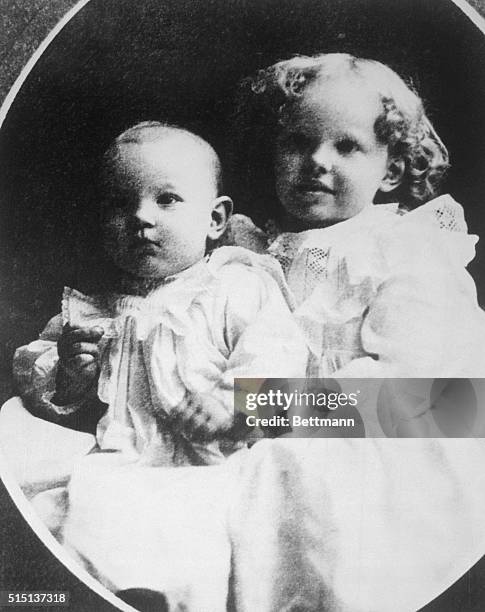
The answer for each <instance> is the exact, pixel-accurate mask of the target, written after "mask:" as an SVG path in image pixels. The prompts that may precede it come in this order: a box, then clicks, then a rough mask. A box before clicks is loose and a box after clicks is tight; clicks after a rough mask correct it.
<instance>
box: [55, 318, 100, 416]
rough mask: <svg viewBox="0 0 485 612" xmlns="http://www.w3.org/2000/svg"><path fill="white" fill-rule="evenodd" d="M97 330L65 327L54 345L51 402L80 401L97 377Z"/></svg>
mask: <svg viewBox="0 0 485 612" xmlns="http://www.w3.org/2000/svg"><path fill="white" fill-rule="evenodd" d="M103 333H104V332H103V329H102V328H101V327H71V326H70V325H69V324H67V325H65V326H64V328H63V330H62V336H61V337H60V338H59V340H58V342H57V352H58V355H59V365H58V370H57V378H56V394H55V397H54V398H53V401H54V403H56V404H59V405H66V404H72V403H73V402H76V401H79V400H80V399H82V398H83V397H84V396H85V394H86V393H87V392H88V391H89V390H90V388H91V387H92V386H93V384H94V382H95V380H96V379H97V377H98V375H99V363H98V359H99V347H98V342H99V341H100V340H101V338H102V336H103Z"/></svg>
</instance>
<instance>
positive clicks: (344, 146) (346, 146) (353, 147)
mask: <svg viewBox="0 0 485 612" xmlns="http://www.w3.org/2000/svg"><path fill="white" fill-rule="evenodd" d="M336 149H337V151H338V152H339V153H342V155H348V154H349V153H354V152H355V151H358V150H359V149H360V147H359V143H358V142H356V141H355V140H353V139H352V138H342V139H341V140H339V141H338V142H337V144H336Z"/></svg>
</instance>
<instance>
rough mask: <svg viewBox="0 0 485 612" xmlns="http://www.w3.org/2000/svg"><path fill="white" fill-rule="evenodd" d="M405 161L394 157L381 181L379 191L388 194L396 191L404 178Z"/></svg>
mask: <svg viewBox="0 0 485 612" xmlns="http://www.w3.org/2000/svg"><path fill="white" fill-rule="evenodd" d="M404 169H405V164H404V160H403V159H400V158H399V157H392V158H391V159H390V160H389V161H388V163H387V172H386V174H385V176H384V178H383V179H382V181H381V184H380V187H379V190H380V191H383V192H384V193H387V192H389V191H392V190H393V189H396V187H398V186H399V185H400V183H401V181H402V177H403V176H404Z"/></svg>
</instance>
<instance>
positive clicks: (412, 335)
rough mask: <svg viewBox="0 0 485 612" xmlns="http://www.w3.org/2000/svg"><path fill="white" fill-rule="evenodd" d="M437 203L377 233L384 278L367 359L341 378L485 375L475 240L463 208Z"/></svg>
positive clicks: (367, 323) (484, 320)
mask: <svg viewBox="0 0 485 612" xmlns="http://www.w3.org/2000/svg"><path fill="white" fill-rule="evenodd" d="M439 200H440V201H434V202H432V203H431V202H430V203H429V204H427V205H425V206H423V207H421V208H420V209H418V210H416V211H413V212H412V213H408V214H407V215H405V216H403V217H396V219H395V222H394V224H393V226H392V227H387V228H384V229H383V231H382V232H380V233H376V235H375V240H374V245H375V248H376V249H377V251H378V253H379V258H380V261H381V267H380V270H379V274H378V276H379V277H380V280H379V283H378V285H377V288H376V291H375V295H374V297H373V298H372V300H371V301H370V303H369V306H368V309H367V312H366V313H365V315H364V319H363V323H362V328H361V341H362V346H363V349H364V350H365V352H366V353H367V355H368V356H367V357H363V358H360V359H356V360H354V361H353V362H351V363H349V364H348V365H347V366H346V367H344V368H343V369H342V370H340V371H339V372H338V373H337V374H338V375H339V376H342V377H345V376H348V377H351V376H354V377H360V376H374V377H381V376H382V377H384V376H396V377H401V376H408V377H436V376H439V377H447V376H451V377H453V376H455V377H456V376H465V377H467V376H476V377H479V376H480V377H481V376H483V375H484V373H485V359H484V354H483V346H484V344H483V343H484V341H485V314H484V312H483V311H482V310H481V309H480V308H479V306H478V303H477V297H476V289H475V285H474V282H473V280H472V278H471V276H470V275H469V274H468V272H467V271H466V269H465V265H466V264H467V263H468V262H469V261H470V259H472V257H473V255H474V245H475V243H476V237H475V236H470V235H468V234H466V233H465V230H466V224H465V223H464V218H463V212H462V209H461V207H460V206H459V205H458V204H457V203H456V202H454V201H453V200H452V199H451V198H449V197H447V198H440V199H439ZM443 200H444V201H443ZM440 211H441V212H440ZM442 211H444V213H443V212H442ZM453 212H454V213H455V214H453ZM437 221H438V223H437ZM440 221H442V222H443V223H445V226H443V225H442V224H441V223H440Z"/></svg>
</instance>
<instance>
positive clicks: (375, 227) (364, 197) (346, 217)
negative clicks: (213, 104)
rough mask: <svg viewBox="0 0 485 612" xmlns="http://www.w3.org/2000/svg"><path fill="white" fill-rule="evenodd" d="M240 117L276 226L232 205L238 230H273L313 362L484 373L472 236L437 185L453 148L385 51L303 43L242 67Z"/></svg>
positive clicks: (258, 244) (246, 171) (338, 367)
mask: <svg viewBox="0 0 485 612" xmlns="http://www.w3.org/2000/svg"><path fill="white" fill-rule="evenodd" d="M238 121H239V125H238V127H239V130H238V132H239V137H240V142H239V145H240V147H239V148H240V151H241V153H242V155H241V156H240V157H241V158H240V160H239V167H240V168H241V172H242V176H244V177H245V178H247V179H248V191H249V192H250V193H251V199H252V201H253V205H254V204H255V205H256V207H255V214H254V215H253V216H254V219H255V220H256V221H258V220H259V221H261V220H262V217H263V214H262V213H263V212H266V217H267V218H268V217H269V218H270V219H271V227H269V231H268V233H269V237H268V236H266V237H265V236H264V234H263V233H262V232H261V230H257V229H252V228H251V226H250V223H249V221H248V220H247V219H246V220H244V218H242V217H239V216H236V217H235V219H234V222H233V226H232V233H233V237H234V239H235V242H236V243H239V244H248V245H251V247H252V248H256V250H258V248H259V250H263V248H264V247H265V246H267V244H266V245H264V242H265V239H267V243H269V245H270V246H269V253H271V254H272V255H273V256H275V257H276V258H277V259H278V260H279V261H280V263H281V264H282V266H283V268H284V270H285V274H286V277H287V280H288V283H289V286H290V288H291V289H292V290H293V293H294V295H295V299H296V301H297V303H298V308H297V312H296V316H297V318H298V320H299V322H300V324H301V326H302V328H303V329H304V330H305V332H306V335H307V338H308V341H309V343H310V345H311V347H312V349H313V351H312V352H313V354H314V356H315V359H314V364H313V372H314V374H315V375H318V376H329V375H333V374H338V375H339V376H341V377H367V376H371V377H384V376H391V377H392V376H408V377H413V376H416V377H428V376H429V377H436V376H455V377H456V376H482V375H483V373H484V372H485V357H484V353H483V343H484V333H485V332H484V330H485V325H484V315H483V312H482V311H481V309H480V308H479V306H478V304H477V299H476V290H475V286H474V283H473V281H472V279H471V277H470V276H469V274H468V273H467V271H466V269H465V266H466V265H467V264H468V263H469V262H470V260H471V259H472V258H473V257H474V253H475V250H474V245H475V243H476V237H474V236H470V235H468V234H467V227H466V223H465V220H464V216H463V210H462V208H461V206H460V205H458V204H457V203H456V202H455V201H454V200H453V199H452V198H451V197H450V196H441V197H439V198H437V199H433V197H434V196H435V194H436V190H437V186H438V184H439V182H440V179H441V178H442V176H443V173H444V172H445V170H446V169H447V167H448V153H447V151H446V148H445V146H444V145H443V143H442V142H441V140H440V138H439V137H438V135H437V134H436V132H435V130H434V128H433V127H432V125H431V123H430V121H429V119H428V118H427V116H426V114H425V111H424V109H423V104H422V102H421V100H420V98H419V97H418V96H417V94H416V93H415V92H414V91H412V90H411V89H410V88H409V87H408V86H407V85H406V84H405V83H404V81H403V80H402V79H401V78H400V77H399V76H398V75H397V74H396V73H395V72H393V71H392V70H391V69H390V68H388V67H387V66H385V65H383V64H381V63H379V62H377V61H372V60H366V59H360V58H357V57H353V56H351V55H347V54H339V53H336V54H326V55H318V56H315V57H295V58H293V59H291V60H288V61H283V62H279V63H277V64H275V65H273V66H270V67H268V68H266V69H265V70H262V71H260V72H259V73H258V74H257V75H256V76H255V77H254V78H250V79H247V80H246V81H244V83H243V88H242V95H241V99H240V104H239V108H238ZM265 160H266V161H265ZM267 177H271V179H272V180H271V181H268V179H267ZM249 185H250V186H251V189H252V191H250V188H249ZM255 186H256V187H257V189H256V193H255ZM390 194H392V198H393V199H394V200H395V201H396V202H397V203H394V204H385V205H381V204H380V205H377V203H378V202H380V201H382V200H383V199H385V200H389V198H390Z"/></svg>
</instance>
